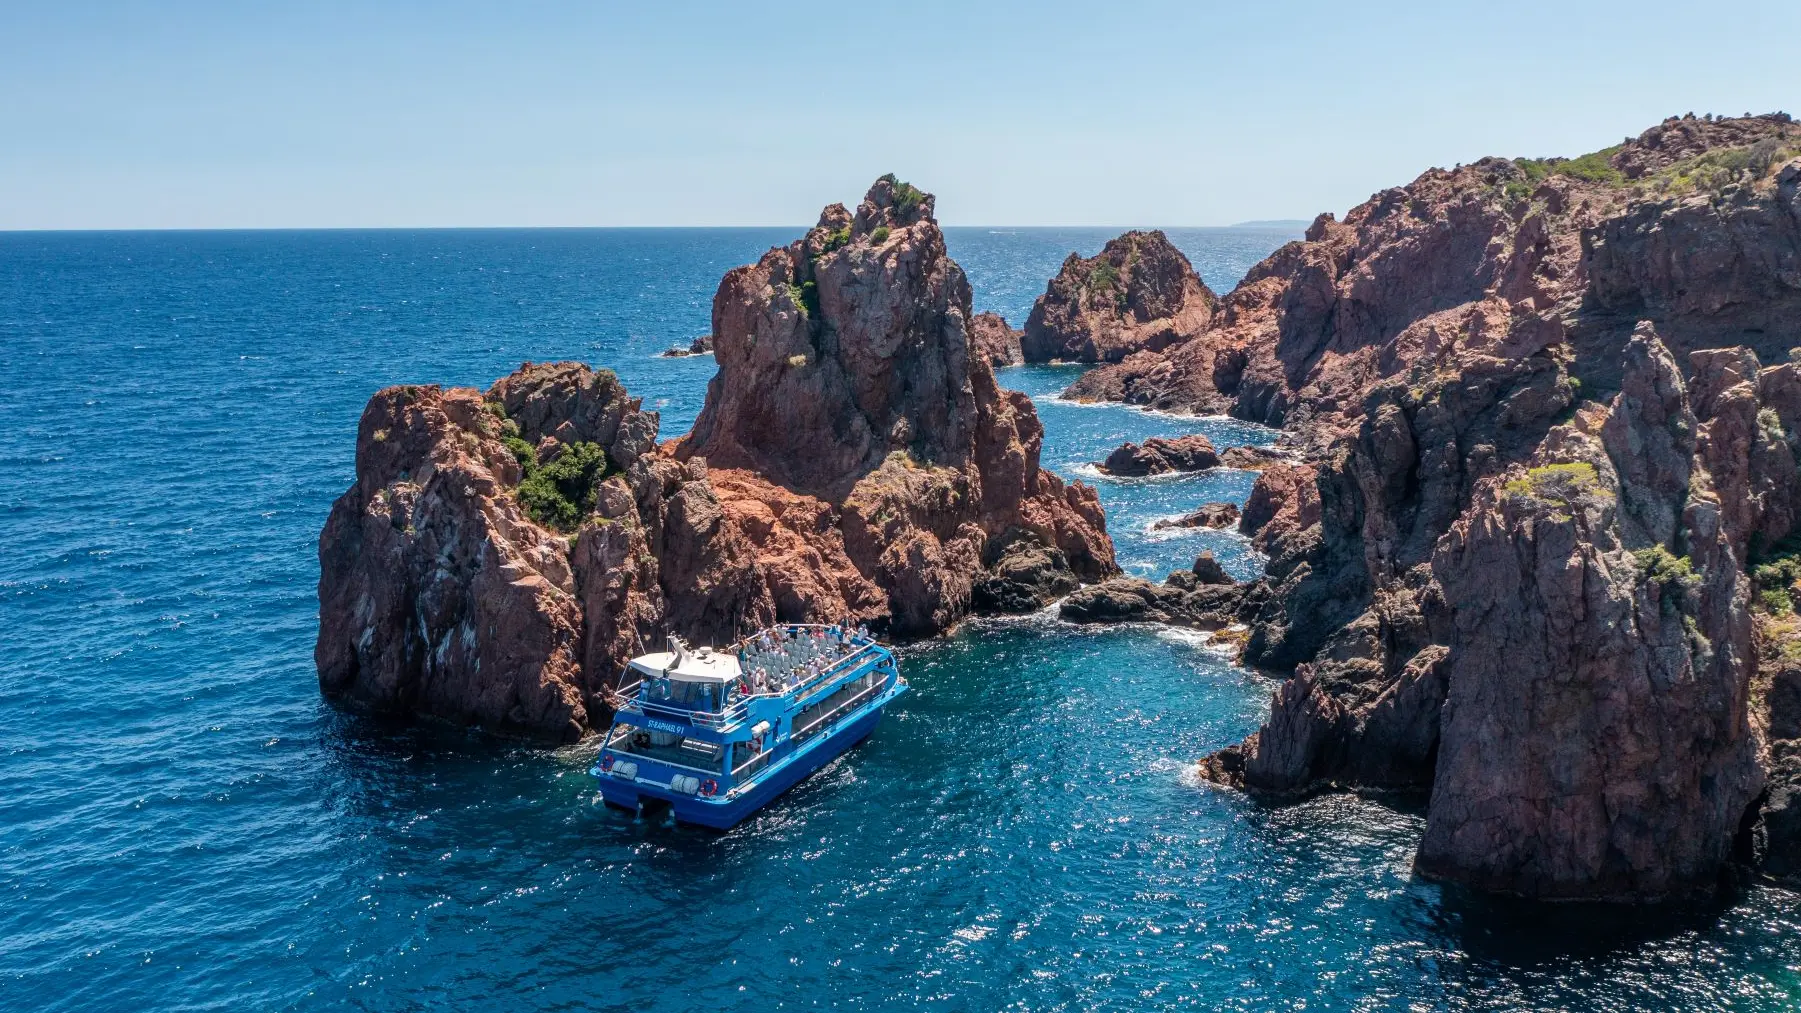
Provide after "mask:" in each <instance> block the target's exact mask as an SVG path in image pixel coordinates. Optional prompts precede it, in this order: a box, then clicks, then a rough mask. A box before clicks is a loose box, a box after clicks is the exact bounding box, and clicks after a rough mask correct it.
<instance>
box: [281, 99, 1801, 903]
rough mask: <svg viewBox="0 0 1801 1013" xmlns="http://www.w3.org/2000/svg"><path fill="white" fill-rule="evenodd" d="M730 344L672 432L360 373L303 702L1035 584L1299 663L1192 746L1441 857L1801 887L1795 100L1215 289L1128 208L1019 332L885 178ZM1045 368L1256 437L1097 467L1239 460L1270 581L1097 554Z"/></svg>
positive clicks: (552, 680) (1086, 603)
mask: <svg viewBox="0 0 1801 1013" xmlns="http://www.w3.org/2000/svg"><path fill="white" fill-rule="evenodd" d="M713 335H714V341H715V347H714V354H715V357H716V358H717V360H718V370H719V371H718V374H717V375H716V376H715V378H714V379H713V381H712V382H711V384H710V385H709V387H708V392H707V399H706V404H705V407H704V408H703V409H702V411H701V414H700V417H699V419H698V420H697V421H696V423H695V426H694V428H693V430H692V431H691V432H690V433H688V434H686V435H684V436H681V437H679V438H676V439H673V440H667V441H664V442H658V433H657V417H656V414H655V413H654V412H646V411H644V410H643V409H642V407H641V405H640V403H639V402H638V401H637V400H635V399H633V398H631V397H629V396H628V395H627V394H626V392H625V391H624V390H623V388H621V387H620V385H619V384H618V381H617V380H615V379H614V378H613V377H612V376H611V374H610V373H608V372H606V371H604V370H602V371H598V372H594V371H590V370H588V369H587V368H586V367H583V366H578V365H575V364H569V363H558V364H549V365H531V364H528V365H527V366H526V367H523V368H522V369H521V370H520V371H519V372H517V373H515V374H513V375H512V376H510V377H507V378H505V379H503V380H501V381H500V382H499V383H497V384H496V385H495V386H494V387H493V388H491V389H490V390H489V391H487V392H479V391H474V390H466V391H465V390H449V391H446V390H440V389H438V388H435V387H401V388H390V389H388V390H384V391H382V392H380V393H378V394H377V395H376V396H375V397H374V398H373V399H372V400H371V402H370V404H369V407H368V409H366V411H365V413H364V417H363V420H362V423H361V425H360V427H359V433H358V446H357V481H356V484H355V485H354V486H353V487H352V488H351V489H350V490H349V491H347V492H346V493H345V494H344V496H343V497H342V498H340V500H339V501H338V503H337V504H336V505H335V506H334V508H333V510H332V514H331V517H330V519H329V520H328V522H327V525H326V530H325V532H324V534H323V535H322V537H321V544H320V558H321V580H320V599H321V624H320V636H319V642H318V651H317V658H318V665H319V673H320V681H321V686H322V688H323V689H324V691H325V692H326V694H327V695H328V696H330V697H332V698H334V699H337V700H341V701H344V702H346V703H347V704H351V705H354V706H359V707H365V708H369V709H374V710H380V711H387V712H394V713H407V714H427V715H432V716H436V717H440V718H446V719H449V720H454V721H460V722H465V723H471V724H477V725H480V726H483V727H486V728H491V729H494V730H496V731H502V732H508V733H512V734H520V735H526V736H529V737H533V738H538V739H543V740H550V741H567V740H570V739H573V738H577V737H579V736H581V735H582V734H584V733H585V732H586V731H587V730H588V729H590V728H592V727H594V726H595V725H596V724H597V723H600V722H602V721H604V720H605V717H606V714H607V711H606V704H605V696H606V690H607V687H608V686H609V685H610V681H611V680H612V679H614V678H616V676H617V673H618V672H619V670H620V667H621V666H622V665H623V662H624V660H625V659H627V658H629V657H630V656H631V655H633V654H634V653H638V652H639V651H640V650H642V649H643V648H644V647H645V645H647V644H651V643H655V642H658V640H659V638H661V637H662V636H664V635H666V634H670V633H677V634H681V635H685V636H689V637H694V638H697V639H700V640H703V641H704V640H713V641H721V640H725V639H728V638H730V637H732V636H734V635H736V634H739V633H742V632H745V631H747V630H750V629H754V628H756V627H759V626H762V625H765V624H767V623H769V622H771V621H775V620H778V619H779V620H799V619H829V620H836V619H854V620H857V621H863V622H869V623H870V624H872V625H873V626H876V627H878V628H881V629H885V630H887V631H888V632H890V633H891V634H893V635H901V636H921V635H929V634H932V633H936V632H939V631H942V630H944V629H947V628H949V627H950V626H952V625H954V624H955V623H957V622H958V621H960V620H961V619H963V618H964V617H966V616H969V615H972V614H977V613H981V612H1001V611H1011V612H1019V611H1030V610H1036V609H1039V608H1043V607H1044V606H1046V605H1048V604H1051V603H1052V602H1060V604H1059V605H1058V609H1059V613H1060V614H1061V615H1062V616H1063V618H1065V619H1068V620H1071V621H1079V622H1117V621H1151V622H1163V623H1173V624H1180V625H1187V626H1194V627H1198V628H1202V629H1211V630H1220V631H1227V630H1230V631H1232V633H1231V634H1230V635H1229V636H1230V638H1231V639H1232V640H1234V641H1236V642H1238V643H1239V645H1240V652H1241V660H1242V662H1243V663H1245V664H1246V665H1249V666H1253V667H1256V668H1259V669H1262V670H1264V671H1267V672H1270V673H1272V674H1275V675H1277V676H1279V677H1281V678H1282V681H1281V683H1280V685H1279V686H1278V688H1277V689H1276V691H1275V693H1274V697H1273V700H1272V703H1271V711H1270V716H1269V718H1268V720H1267V721H1266V722H1265V723H1264V725H1263V727H1262V728H1260V729H1259V730H1258V731H1257V732H1255V733H1254V734H1252V735H1251V736H1250V737H1249V738H1247V739H1246V740H1245V741H1244V742H1243V743H1240V744H1236V745H1229V744H1225V743H1222V744H1221V748H1220V749H1219V750H1218V751H1217V752H1215V753H1213V754H1212V755H1210V756H1208V757H1207V758H1205V759H1204V760H1203V761H1202V762H1201V770H1202V772H1203V775H1204V776H1205V777H1207V778H1209V779H1211V780H1212V781H1214V782H1217V783H1219V784H1221V785H1224V786H1228V787H1230V788H1233V789H1237V790H1243V791H1247V792H1252V793H1256V794H1261V795H1267V796H1271V797H1294V796H1300V795H1305V794H1309V793H1314V792H1319V791H1331V790H1358V791H1392V790H1401V791H1415V792H1426V793H1429V795H1428V797H1429V802H1428V805H1427V819H1426V829H1425V833H1424V835H1423V837H1422V839H1421V841H1420V843H1419V847H1418V853H1417V855H1416V859H1415V867H1416V869H1417V870H1418V871H1419V872H1420V873H1422V874H1423V875H1426V876H1429V877H1432V878H1436V879H1442V880H1447V881H1452V882H1458V883H1463V884H1467V885H1469V886H1472V887H1475V888H1477V889H1479V890H1483V891H1487V892H1492V893H1500V894H1510V895H1517V896H1522V897H1527V898H1535V899H1553V900H1608V901H1620V902H1648V901H1662V900H1669V899H1678V898H1690V897H1696V896H1706V895H1712V894H1714V893H1716V892H1717V891H1718V890H1719V889H1720V888H1721V886H1722V884H1723V883H1726V882H1728V881H1730V879H1731V878H1732V876H1733V875H1734V872H1735V870H1743V869H1747V868H1751V869H1756V870H1759V871H1760V872H1761V873H1763V874H1766V875H1770V876H1775V877H1785V876H1792V875H1795V874H1796V873H1797V870H1801V815H1798V814H1801V803H1797V802H1796V801H1795V799H1796V797H1797V795H1796V793H1797V790H1798V789H1801V688H1797V687H1801V660H1797V659H1801V619H1797V618H1796V616H1795V606H1796V601H1795V599H1794V597H1793V596H1794V595H1795V594H1797V593H1801V590H1798V588H1797V578H1801V556H1798V555H1797V554H1796V550H1795V548H1794V545H1795V543H1796V540H1797V535H1798V532H1797V531H1796V525H1797V521H1798V520H1801V484H1798V478H1797V464H1796V462H1797V457H1798V454H1801V443H1798V442H1797V441H1798V439H1801V438H1798V437H1797V432H1798V430H1801V372H1797V370H1801V366H1797V365H1796V364H1794V363H1792V362H1791V361H1790V349H1792V348H1795V347H1796V346H1801V126H1797V125H1796V124H1795V123H1794V122H1793V121H1792V120H1791V119H1790V118H1789V117H1787V116H1785V115H1781V114H1776V115H1770V116H1751V117H1740V118H1730V119H1715V118H1711V117H1707V118H1695V117H1692V116H1691V117H1682V118H1672V119H1670V120H1666V121H1664V122H1663V123H1661V124H1658V125H1657V126H1654V127H1652V128H1651V129H1650V130H1647V131H1645V132H1644V133H1643V134H1641V135H1639V136H1638V137H1635V138H1630V139H1628V140H1626V141H1625V142H1623V143H1622V144H1620V145H1618V146H1615V147H1613V148H1609V149H1606V150H1604V151H1601V152H1597V153H1595V154H1593V155H1588V156H1583V157H1582V158H1577V159H1568V160H1565V159H1546V160H1533V159H1502V158H1490V159H1484V160H1482V161H1480V162H1477V163H1475V164H1472V165H1468V166H1459V167H1457V168H1456V169H1453V170H1431V171H1429V172H1427V173H1425V174H1423V175H1422V176H1420V177H1419V178H1418V179H1416V180H1415V181H1414V182H1412V183H1411V184H1408V185H1407V186H1405V187H1397V188H1394V189H1391V190H1386V191H1383V192H1382V193H1379V194H1377V195H1375V196H1374V197H1372V198H1371V199H1370V200H1369V201H1368V202H1366V203H1364V204H1362V205H1359V206H1358V207H1357V208H1354V209H1353V210H1352V211H1351V212H1350V213H1349V214H1348V215H1347V216H1346V217H1345V220H1344V221H1342V222H1340V221H1337V220H1336V219H1334V218H1333V217H1331V216H1329V215H1323V216H1321V217H1320V218H1319V219H1318V220H1316V221H1315V222H1314V223H1313V224H1312V225H1311V226H1310V227H1309V229H1308V230H1307V235H1306V238H1305V239H1304V240H1301V241H1298V242H1294V243H1290V244H1288V245H1287V246H1285V247H1283V248H1282V249H1280V250H1278V251H1277V252H1276V253H1275V254H1273V255H1272V256H1270V257H1269V258H1268V259H1266V260H1265V261H1264V262H1263V263H1261V264H1259V265H1257V266H1256V267H1255V268H1253V269H1252V270H1251V272H1250V273H1249V275H1248V276H1247V277H1246V278H1245V279H1244V281H1243V282H1242V283H1240V284H1239V285H1238V286H1237V287H1236V288H1235V289H1234V290H1233V291H1232V292H1230V293H1228V294H1227V295H1225V296H1223V297H1220V296H1215V295H1214V294H1213V293H1212V292H1211V291H1209V290H1208V289H1207V288H1206V286H1205V285H1204V284H1202V283H1201V282H1200V279H1199V277H1198V276H1196V275H1195V274H1194V271H1193V269H1192V267H1191V266H1190V265H1189V264H1188V262H1187V260H1186V258H1183V257H1182V255H1181V254H1180V253H1179V252H1178V251H1176V250H1175V249H1174V248H1173V246H1171V245H1170V244H1169V243H1168V241H1167V239H1166V238H1165V237H1163V236H1162V234H1161V233H1156V232H1133V233H1127V234H1126V235H1124V236H1121V237H1119V238H1118V239H1116V240H1114V241H1113V242H1110V243H1109V244H1107V246H1106V248H1105V249H1104V250H1103V251H1102V252H1101V253H1100V254H1098V255H1097V256H1096V257H1092V258H1081V257H1077V256H1073V255H1072V257H1071V258H1070V259H1069V260H1068V261H1066V262H1065V264H1064V265H1063V268H1062V269H1061V270H1060V271H1059V272H1058V274H1057V276H1056V277H1055V278H1053V279H1052V280H1051V281H1050V283H1049V284H1048V285H1047V288H1046V291H1045V294H1044V295H1043V296H1041V297H1040V299H1039V300H1038V302H1037V304H1036V305H1035V306H1034V307H1033V310H1032V312H1031V314H1030V316H1029V317H1028V319H1027V321H1026V323H1025V327H1024V329H1023V330H1014V329H1013V328H1011V327H1010V326H1009V325H1008V324H1007V322H1006V321H1005V320H1003V319H1001V318H1000V317H998V316H996V315H994V314H986V313H985V314H974V313H972V312H971V307H970V295H969V287H968V283H967V281H966V280H965V279H964V277H963V274H962V271H961V270H960V269H959V268H958V267H957V265H956V264H955V263H954V262H952V261H951V260H950V258H949V257H948V256H947V255H946V253H945V251H944V244H943V238H942V235H941V234H940V233H939V231H938V227H937V224H936V222H935V221H934V220H933V217H932V198H931V196H930V195H928V194H924V193H922V192H920V191H918V190H917V189H915V188H913V187H911V186H908V185H907V184H904V183H901V182H899V181H898V180H895V179H893V178H892V177H884V179H883V180H880V181H878V182H877V183H876V185H875V186H874V187H873V188H872V189H871V190H870V192H869V194H868V196H866V197H865V199H864V200H863V202H862V203H861V204H860V205H859V206H858V208H857V209H856V211H855V212H851V211H850V210H848V209H846V208H843V207H842V206H838V205H833V206H832V207H829V208H827V209H826V210H825V212H824V213H823V214H822V215H821V217H820V220H819V224H818V225H817V226H816V227H814V228H813V229H812V230H810V231H809V232H808V233H807V234H806V236H804V237H803V238H802V239H800V240H798V241H796V242H795V243H793V244H790V245H789V246H786V247H778V248H775V249H772V250H771V251H769V253H768V254H766V255H765V256H764V257H763V258H762V259H761V260H760V261H759V262H758V263H757V264H755V265H752V266H749V267H743V268H738V269H736V270H734V271H732V272H730V273H728V274H727V275H726V277H725V280H724V281H723V282H722V283H721V285H720V288H719V292H718V294H717V295H716V297H715V299H714V307H713ZM1053 360H1057V361H1081V362H1088V363H1095V364H1097V366H1096V368H1095V369H1093V370H1091V371H1089V372H1088V373H1086V374H1084V375H1083V376H1082V377H1081V378H1079V379H1078V380H1077V381H1076V382H1075V383H1074V384H1073V385H1072V386H1071V388H1070V389H1069V390H1068V391H1066V392H1065V394H1064V396H1065V397H1067V398H1070V399H1074V400H1087V401H1116V402H1122V403H1126V404H1136V405H1143V406H1147V407H1154V408H1158V409H1162V410H1166V411H1174V412H1185V413H1192V414H1226V415H1230V416H1233V417H1235V418H1240V419H1245V420H1248V421H1253V422H1259V423H1263V424H1265V425H1270V426H1273V427H1275V428H1277V429H1279V430H1281V439H1280V440H1279V441H1278V444H1277V446H1276V447H1275V448H1272V449H1263V450H1257V449H1249V448H1227V449H1226V450H1224V451H1217V450H1215V448H1214V447H1212V445H1211V444H1210V443H1208V442H1207V441H1206V440H1205V439H1204V438H1184V439H1175V440H1161V439H1152V440H1147V441H1146V442H1145V444H1143V445H1136V446H1135V445H1127V446H1125V447H1121V448H1120V449H1119V450H1118V451H1116V452H1115V453H1114V454H1113V455H1110V456H1109V458H1108V460H1107V461H1106V462H1102V467H1101V470H1102V471H1103V472H1104V473H1108V474H1110V475H1153V474H1161V473H1173V472H1182V471H1192V470H1203V469H1208V468H1216V467H1232V468H1242V469H1246V470H1254V471H1257V472H1258V475H1257V478H1256V483H1255V485H1254V486H1253V488H1252V491H1251V494H1250V496H1249V497H1248V499H1247V500H1246V501H1245V502H1244V503H1243V504H1242V506H1241V507H1240V506H1238V505H1236V504H1206V505H1204V506H1203V505H1200V504H1197V506H1201V507H1202V509H1199V510H1197V511H1195V513H1194V515H1193V517H1194V524H1196V525H1204V526H1217V525H1231V524H1233V523H1236V524H1237V527H1238V530H1239V531H1240V532H1242V533H1243V534H1244V535H1245V536H1246V537H1248V538H1249V539H1250V541H1251V544H1252V546H1253V547H1254V548H1256V549H1257V550H1258V551H1260V552H1262V553H1264V554H1265V555H1266V556H1267V557H1268V565H1267V567H1266V569H1265V572H1264V573H1263V575H1261V576H1260V577H1258V578H1257V579H1255V580H1252V581H1249V582H1242V583H1241V582H1234V581H1233V580H1232V579H1231V578H1230V577H1229V576H1227V575H1226V574H1225V573H1224V572H1223V571H1222V570H1221V569H1220V568H1219V566H1218V564H1217V563H1216V562H1215V561H1213V559H1212V558H1211V557H1210V556H1203V557H1202V558H1200V559H1198V560H1197V561H1196V564H1195V566H1194V567H1193V568H1192V569H1188V570H1183V571H1178V572H1177V573H1174V574H1171V575H1170V576H1169V577H1168V578H1166V579H1165V580H1164V581H1162V582H1160V583H1153V582H1150V581H1146V580H1142V579H1139V578H1131V577H1125V576H1123V575H1121V574H1120V573H1119V570H1118V566H1117V565H1116V564H1115V562H1114V558H1113V550H1112V543H1111V541H1110V540H1109V539H1108V538H1107V535H1106V521H1105V518H1104V516H1103V514H1102V511H1101V509H1100V504H1099V500H1098V498H1097V497H1096V496H1095V494H1094V491H1093V490H1092V489H1089V488H1088V487H1086V486H1084V485H1083V484H1082V483H1079V482H1071V483H1068V484H1065V483H1064V482H1063V481H1062V480H1061V479H1060V478H1058V477H1057V476H1056V475H1054V474H1052V473H1051V472H1049V471H1048V470H1045V469H1043V468H1041V467H1040V464H1039V453H1040V449H1041V446H1040V444H1041V440H1042V428H1041V427H1040V425H1039V422H1038V418H1037V413H1036V411H1035V409H1034V408H1033V406H1032V404H1031V401H1030V400H1029V399H1028V398H1026V397H1025V396H1023V395H1020V394H1015V393H1011V392H1008V391H1005V390H1004V389H1002V388H1000V387H999V385H998V384H997V383H996V381H995V378H994V372H993V370H994V369H995V368H997V367H1002V366H1009V365H1015V364H1018V363H1021V362H1045V361H1053ZM1200 444H1206V446H1205V447H1204V448H1203V447H1202V446H1201V445H1200ZM1227 507H1231V508H1233V510H1234V511H1235V512H1236V513H1237V514H1238V516H1237V518H1236V521H1235V522H1234V520H1233V519H1232V518H1231V517H1229V516H1228V511H1227V510H1226V509H1225V508H1227ZM1184 521H1186V518H1185V519H1184Z"/></svg>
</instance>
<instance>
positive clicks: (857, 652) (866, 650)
mask: <svg viewBox="0 0 1801 1013" xmlns="http://www.w3.org/2000/svg"><path fill="white" fill-rule="evenodd" d="M825 628H827V627H825V626H824V625H822V624H817V623H815V624H811V625H804V624H798V623H793V624H789V625H787V626H786V627H784V629H787V630H790V631H797V630H804V629H825ZM750 639H751V638H749V637H746V638H745V639H744V640H740V641H738V642H737V643H735V644H733V645H732V646H731V647H730V648H728V650H731V651H738V650H741V649H742V648H743V646H744V645H745V644H746V643H748V642H749V641H750ZM880 650H881V645H880V644H878V643H876V641H875V640H874V638H868V639H865V640H864V641H863V642H862V643H861V644H859V645H857V647H856V648H855V649H854V650H852V651H851V652H850V653H849V654H846V655H845V656H844V657H842V658H839V659H838V660H837V661H834V662H832V663H831V664H830V665H828V666H826V668H825V669H824V670H823V671H821V672H820V673H819V674H818V675H815V676H812V677H810V678H808V679H806V680H805V681H804V682H800V683H797V684H796V685H795V686H793V687H792V688H790V689H786V690H780V691H774V692H765V693H752V694H750V695H748V696H741V697H739V698H738V699H737V700H735V701H733V702H732V703H731V705H729V706H727V707H725V708H724V709H722V710H718V711H699V710H692V709H690V708H687V707H675V706H671V705H669V704H663V703H657V702H656V701H653V700H646V699H644V698H643V694H642V690H643V687H644V680H643V679H639V680H638V681H637V682H633V683H630V684H627V685H622V686H619V687H617V688H616V689H615V690H614V692H615V693H617V694H618V695H619V696H620V697H621V698H623V699H624V700H625V701H626V702H628V703H632V704H636V705H637V706H638V707H639V708H640V709H641V710H643V711H644V712H645V713H646V714H666V715H669V716H670V717H678V718H685V719H687V720H689V721H692V722H693V723H694V724H697V725H701V726H703V727H706V728H715V729H717V728H724V727H726V726H728V725H732V724H735V723H736V722H738V721H741V720H743V719H744V717H745V715H746V714H747V713H749V711H750V701H752V700H764V699H770V698H773V697H780V696H790V695H791V696H794V697H795V698H796V699H798V698H800V697H803V696H805V695H806V694H807V693H808V692H809V691H811V690H812V689H813V688H815V687H817V686H819V685H820V684H821V683H825V682H830V681H831V680H832V679H834V678H836V677H837V676H838V675H840V674H842V673H843V672H844V671H845V670H846V669H847V668H855V667H857V666H858V665H861V664H862V663H863V662H864V661H865V660H867V659H868V658H869V657H870V656H871V655H874V654H878V653H880Z"/></svg>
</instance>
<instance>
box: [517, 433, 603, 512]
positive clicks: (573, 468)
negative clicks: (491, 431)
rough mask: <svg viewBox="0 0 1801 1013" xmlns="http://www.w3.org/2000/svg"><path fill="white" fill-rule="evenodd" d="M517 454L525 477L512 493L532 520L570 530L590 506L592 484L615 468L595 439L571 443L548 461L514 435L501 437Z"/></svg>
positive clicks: (592, 495) (598, 481)
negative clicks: (593, 440) (589, 441)
mask: <svg viewBox="0 0 1801 1013" xmlns="http://www.w3.org/2000/svg"><path fill="white" fill-rule="evenodd" d="M502 442H503V443H505V444H506V448H507V450H509V451H511V452H512V454H513V456H514V457H516V458H518V460H519V467H520V468H521V469H523V470H524V472H525V477H524V478H523V479H521V480H520V482H519V488H518V490H517V491H516V493H515V495H517V496H518V497H519V504H520V506H523V507H524V508H525V512H526V514H527V515H528V516H530V517H531V519H532V520H534V521H537V522H538V523H539V524H543V525H545V526H547V527H552V528H556V529H557V530H559V531H573V530H575V529H576V528H577V527H578V526H580V525H581V522H582V518H583V517H586V516H587V514H588V511H590V510H592V509H594V488H595V486H597V485H599V484H600V483H601V481H602V480H603V479H605V478H606V477H607V476H608V475H611V474H613V473H614V472H616V471H618V470H619V468H618V467H617V466H616V465H614V464H613V462H612V461H611V460H610V459H609V458H608V457H607V452H606V449H605V448H604V447H602V446H601V445H600V444H598V443H573V444H570V445H569V446H567V447H565V448H563V452H562V453H561V454H558V455H557V456H556V457H555V458H553V459H552V460H551V461H550V462H549V463H548V464H540V463H538V452H537V450H535V449H534V448H533V447H532V445H531V444H529V443H527V442H525V441H524V440H522V439H520V438H519V437H517V436H508V437H506V438H505V439H504V440H503V441H502Z"/></svg>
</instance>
